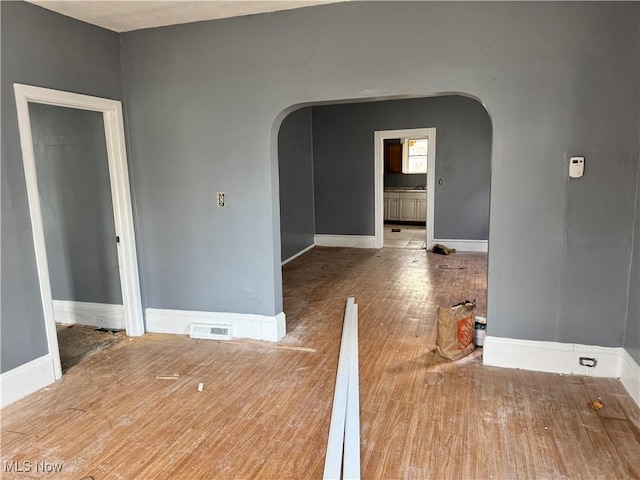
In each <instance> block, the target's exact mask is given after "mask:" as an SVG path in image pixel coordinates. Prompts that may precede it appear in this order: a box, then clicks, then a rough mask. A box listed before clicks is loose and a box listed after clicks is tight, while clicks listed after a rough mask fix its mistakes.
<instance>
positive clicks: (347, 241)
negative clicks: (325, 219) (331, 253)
mask: <svg viewBox="0 0 640 480" xmlns="http://www.w3.org/2000/svg"><path fill="white" fill-rule="evenodd" d="M314 242H315V244H316V246H317V247H347V248H376V237H375V236H373V235H316V236H315V237H314Z"/></svg>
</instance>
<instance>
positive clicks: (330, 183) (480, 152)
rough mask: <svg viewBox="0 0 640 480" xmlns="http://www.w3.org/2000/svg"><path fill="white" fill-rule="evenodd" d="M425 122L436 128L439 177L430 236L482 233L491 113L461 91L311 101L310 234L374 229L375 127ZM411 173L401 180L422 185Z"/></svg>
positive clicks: (472, 237)
mask: <svg viewBox="0 0 640 480" xmlns="http://www.w3.org/2000/svg"><path fill="white" fill-rule="evenodd" d="M426 127H435V128H436V171H435V175H436V178H442V179H443V180H444V184H443V185H442V186H440V185H436V189H435V206H434V208H435V217H434V234H435V238H451V239H467V240H486V239H488V235H489V191H490V182H491V178H490V177H491V120H490V119H489V116H488V115H487V112H486V110H485V108H484V107H483V106H482V105H481V104H480V103H479V102H477V101H476V100H473V99H471V98H467V97H462V96H444V97H432V98H420V99H410V100H392V101H385V102H366V103H352V104H345V105H332V106H321V107H314V108H313V158H314V178H315V204H316V231H317V233H325V234H354V235H374V229H375V216H374V183H373V171H374V151H373V147H374V142H373V137H374V132H375V131H376V130H399V129H406V128H426ZM400 176H401V177H402V176H407V175H400ZM411 177H413V175H412V176H411ZM418 177H419V179H416V178H412V179H410V180H409V182H412V183H408V184H409V185H413V186H416V185H424V184H425V180H424V177H425V176H424V175H422V176H418ZM387 183H389V182H387Z"/></svg>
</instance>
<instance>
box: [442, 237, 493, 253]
mask: <svg viewBox="0 0 640 480" xmlns="http://www.w3.org/2000/svg"><path fill="white" fill-rule="evenodd" d="M433 243H440V244H442V245H444V246H446V247H449V248H455V249H456V250H458V251H459V252H485V253H486V252H488V251H489V241H488V240H440V239H437V240H436V239H434V240H433Z"/></svg>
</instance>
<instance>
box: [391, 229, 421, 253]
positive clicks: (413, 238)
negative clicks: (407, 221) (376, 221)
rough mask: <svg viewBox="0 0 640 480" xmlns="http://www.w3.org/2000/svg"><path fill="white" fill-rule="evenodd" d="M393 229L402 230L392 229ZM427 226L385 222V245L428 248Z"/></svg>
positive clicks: (416, 248)
mask: <svg viewBox="0 0 640 480" xmlns="http://www.w3.org/2000/svg"><path fill="white" fill-rule="evenodd" d="M392 230H400V231H399V232H397V231H395V232H394V231H392ZM425 237H426V227H425V226H424V225H396V224H393V223H385V225H384V246H385V247H387V248H408V249H412V250H420V249H424V248H426V238H425Z"/></svg>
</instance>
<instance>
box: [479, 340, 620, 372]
mask: <svg viewBox="0 0 640 480" xmlns="http://www.w3.org/2000/svg"><path fill="white" fill-rule="evenodd" d="M621 350H622V349H621V348H619V347H618V348H616V347H597V346H590V345H579V344H574V343H558V342H542V341H535V340H519V339H513V338H502V337H492V336H487V337H486V338H485V340H484V352H483V355H482V356H483V363H484V364H485V365H490V366H494V367H506V368H521V369H523V370H534V371H537V372H551V373H565V374H575V375H591V376H594V377H612V378H618V377H620V361H621V360H620V359H621ZM579 357H593V358H596V359H597V361H598V363H597V365H596V366H595V367H592V368H589V367H585V366H582V365H579V364H578V359H579Z"/></svg>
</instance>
